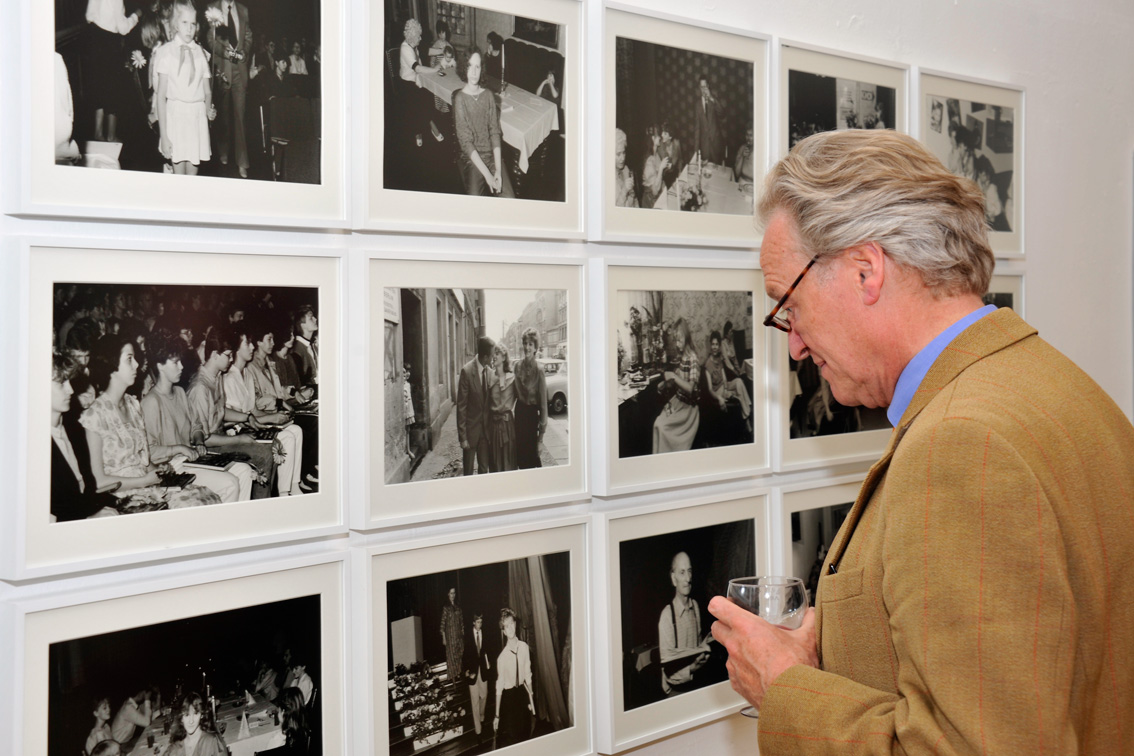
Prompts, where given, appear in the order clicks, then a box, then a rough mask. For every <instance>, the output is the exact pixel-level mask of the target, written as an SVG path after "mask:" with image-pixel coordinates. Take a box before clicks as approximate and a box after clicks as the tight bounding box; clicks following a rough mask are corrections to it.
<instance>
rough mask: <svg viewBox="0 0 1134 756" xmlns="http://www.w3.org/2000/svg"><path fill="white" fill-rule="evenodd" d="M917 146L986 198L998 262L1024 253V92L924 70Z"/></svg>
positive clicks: (921, 78)
mask: <svg viewBox="0 0 1134 756" xmlns="http://www.w3.org/2000/svg"><path fill="white" fill-rule="evenodd" d="M919 84H920V89H919V96H920V98H921V104H920V108H921V111H920V124H921V126H920V133H919V137H920V139H921V141H922V142H923V143H924V144H925V146H926V147H928V148H929V150H930V152H932V153H933V154H934V155H936V156H937V157H939V158H940V159H941V162H942V163H944V164H945V166H946V167H947V168H948V169H949V170H950V171H951V172H953V173H955V174H956V175H958V176H964V177H965V178H969V179H972V180H973V181H974V182H976V184H977V185H978V186H979V187H980V189H981V191H982V192H984V202H985V206H984V213H985V218H986V220H987V221H988V225H989V229H990V233H989V241H990V242H991V244H992V250H993V252H995V253H996V256H997V257H1018V256H1021V255H1023V253H1024V243H1023V242H1024V235H1023V217H1024V213H1023V188H1024V181H1023V173H1022V171H1023V168H1024V149H1023V147H1024V90H1023V89H1022V88H1020V87H1014V86H1011V85H1006V84H996V83H993V82H987V81H983V80H980V79H967V78H963V77H955V76H952V75H950V74H941V73H934V72H929V71H925V70H923V71H922V72H921V75H920V78H919Z"/></svg>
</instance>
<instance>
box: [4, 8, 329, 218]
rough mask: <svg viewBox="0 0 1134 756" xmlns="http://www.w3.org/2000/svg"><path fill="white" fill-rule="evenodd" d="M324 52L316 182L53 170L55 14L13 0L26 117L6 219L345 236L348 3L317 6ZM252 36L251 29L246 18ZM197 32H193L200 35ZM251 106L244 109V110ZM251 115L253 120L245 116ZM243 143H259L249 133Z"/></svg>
mask: <svg viewBox="0 0 1134 756" xmlns="http://www.w3.org/2000/svg"><path fill="white" fill-rule="evenodd" d="M319 3H320V14H321V15H320V26H321V37H320V39H319V40H318V41H317V44H319V45H320V46H321V50H322V51H323V56H322V60H321V63H320V71H321V76H322V81H321V92H320V94H321V110H322V122H321V125H320V129H321V134H320V139H321V147H320V170H321V176H320V183H319V184H302V183H282V182H276V181H267V180H264V181H255V182H254V183H249V182H248V181H247V180H242V179H239V178H219V177H210V176H174V175H167V174H164V173H147V172H139V171H115V170H93V169H85V168H80V167H75V166H66V165H55V162H54V147H55V145H54V134H55V127H54V109H55V83H54V80H55V73H54V72H55V70H56V69H55V63H54V60H53V57H54V55H55V39H56V34H55V13H54V8H55V6H54V5H52V4H50V3H40V2H33V0H18V5H19V6H20V9H21V10H22V11H23V12H22V13H18V14H16V16H15V18H16V19H18V20H19V22H20V24H21V26H20V33H19V34H18V35H14V38H15V37H17V36H18V48H19V51H18V62H19V66H14V67H13V68H12V69H11V70H7V71H6V72H5V73H6V74H7V79H6V83H9V84H10V85H11V90H12V91H14V94H15V98H14V100H15V102H17V103H18V106H17V107H18V109H19V111H20V112H21V113H23V114H24V116H23V118H22V120H20V121H19V124H18V127H16V128H15V129H14V131H15V132H16V133H14V134H12V136H13V139H12V141H11V142H10V143H9V144H7V145H6V147H7V149H8V153H7V154H8V157H9V158H10V167H11V168H12V170H11V171H10V172H9V175H8V176H7V177H6V179H7V181H6V183H7V188H8V202H7V204H6V206H5V208H4V211H5V212H6V213H9V214H11V215H18V216H24V217H78V218H92V219H99V220H129V221H142V222H173V223H196V224H217V223H225V224H229V225H242V226H282V227H292V228H347V227H349V224H350V218H349V212H350V208H349V202H348V192H349V188H348V172H347V165H346V155H347V137H348V134H349V124H348V123H347V116H346V113H347V99H348V93H349V91H350V89H349V87H348V75H349V73H348V71H349V69H348V68H347V65H346V63H347V55H346V52H347V47H346V45H344V44H343V41H344V40H345V39H346V38H347V30H348V29H349V28H350V27H349V23H350V5H351V4H350V3H349V2H348V1H347V0H319ZM251 26H252V28H253V29H255V26H256V21H255V19H254V18H253V19H251ZM204 33H205V31H204V30H202V31H201V35H202V37H203V35H204ZM252 107H253V105H252V104H251V99H250V100H249V101H248V105H247V108H248V109H251V108H252ZM249 115H251V114H249ZM248 138H249V140H250V141H251V140H252V139H253V138H258V134H255V133H250V134H249V137H248ZM234 160H235V158H234Z"/></svg>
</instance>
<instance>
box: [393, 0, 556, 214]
mask: <svg viewBox="0 0 1134 756" xmlns="http://www.w3.org/2000/svg"><path fill="white" fill-rule="evenodd" d="M385 21H386V23H385V39H384V41H383V42H384V50H385V61H384V68H385V103H384V109H385V121H384V122H385V133H384V136H383V141H384V147H383V149H384V152H383V154H384V158H383V166H384V177H383V186H384V187H385V188H386V189H395V190H405V191H414V192H433V193H444V194H468V195H476V196H486V197H504V198H515V199H526V200H537V201H545V202H563V201H564V200H565V198H566V191H567V184H566V172H565V171H566V165H565V161H566V158H565V156H566V150H565V141H564V133H565V127H566V121H565V119H564V109H565V108H568V107H571V106H572V104H571V103H567V102H565V101H564V97H563V93H564V89H563V87H564V73H565V68H566V67H565V63H564V61H565V54H566V49H567V46H566V40H565V35H564V33H563V31H564V30H563V29H562V28H561V26H560V25H559V24H555V23H552V22H550V21H546V20H539V19H530V18H522V17H519V16H512V15H509V14H507V13H500V12H497V11H492V10H487V9H483V8H479V7H476V6H473V5H466V4H461V3H455V2H447V1H446V0H422V1H421V2H409V0H386V2H385Z"/></svg>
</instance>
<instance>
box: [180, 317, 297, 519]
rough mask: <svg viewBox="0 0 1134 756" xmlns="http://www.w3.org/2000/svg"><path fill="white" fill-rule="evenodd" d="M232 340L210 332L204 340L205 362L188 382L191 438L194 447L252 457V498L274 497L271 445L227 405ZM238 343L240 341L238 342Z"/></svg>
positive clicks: (243, 414)
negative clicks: (226, 382)
mask: <svg viewBox="0 0 1134 756" xmlns="http://www.w3.org/2000/svg"><path fill="white" fill-rule="evenodd" d="M232 341H233V337H232V336H231V335H229V334H227V333H225V334H221V333H218V332H217V330H216V329H213V330H212V331H210V332H209V335H208V336H206V337H205V340H204V352H205V360H204V361H203V362H202V363H201V368H200V370H198V371H197V372H196V373H195V374H194V375H193V378H192V380H190V382H189V391H188V392H186V399H187V400H188V404H189V422H190V428H189V438H190V440H191V441H192V442H193V443H194V444H204V445H205V447H206V448H207V449H208V450H209V451H219V452H225V451H230V452H238V453H240V454H245V455H247V456H248V457H249V464H250V465H251V467H252V469H253V470H254V471H255V473H256V479H255V480H254V481H253V483H252V498H253V499H263V498H267V497H269V496H271V495H272V483H273V481H274V480H275V477H276V462H275V457H274V455H273V449H274V447H275V446H276V444H275V443H272V444H261V443H258V442H257V441H256V440H255V438H253V437H252V434H251V432H250V431H251V430H254V429H256V428H257V427H259V425H258V423H257V422H256V420H255V418H254V417H251V416H250V415H249V414H248V413H246V412H237V411H236V410H233V409H230V408H229V407H228V406H227V402H226V397H225V392H224V379H223V377H222V376H223V375H224V372H225V371H226V370H228V368H229V365H230V364H231V363H232V353H233V350H234V346H233V344H232V343H231V342H232ZM237 343H239V342H237ZM243 425H246V426H247V428H248V429H249V431H248V432H241V433H234V434H233V435H231V436H230V435H228V433H227V430H228V429H229V428H230V427H236V426H243Z"/></svg>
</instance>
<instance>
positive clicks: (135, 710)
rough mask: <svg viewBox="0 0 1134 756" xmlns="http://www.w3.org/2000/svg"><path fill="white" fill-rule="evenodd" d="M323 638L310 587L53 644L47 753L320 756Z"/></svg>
mask: <svg viewBox="0 0 1134 756" xmlns="http://www.w3.org/2000/svg"><path fill="white" fill-rule="evenodd" d="M320 634H321V629H320V597H319V596H318V595H313V596H305V597H301V598H293V599H288V600H284V601H276V602H273V603H268V604H261V605H258V606H250V607H246V608H242V609H233V610H230V611H224V612H218V613H215V614H204V615H200V616H196V617H191V618H188V619H181V620H176V621H172V622H162V623H159V624H154V625H147V626H143V627H134V628H130V629H128V630H120V631H117V632H110V633H105V634H101V635H92V636H88V637H83V638H76V639H74V640H67V641H62V642H58V643H52V644H51V645H50V647H49V654H48V658H49V683H48V699H47V708H48V720H47V722H48V739H47V743H48V750H47V752H48V754H49V756H75V755H76V754H80V753H82V754H87V756H96V755H106V754H126V753H131V752H132V753H135V754H143V753H144V754H151V753H153V754H157V753H161V754H167V755H168V756H192V755H193V754H198V755H199V754H225V753H231V754H233V756H237V755H247V756H251V755H252V754H255V753H267V752H268V751H270V750H271V749H273V748H281V749H283V750H281V751H280V753H283V752H285V751H286V752H287V753H303V754H313V755H317V754H322V753H323V735H322V721H323V718H322V714H321V712H322V708H321V699H320V698H319V696H318V691H319V686H320V684H321V682H320V681H321V670H320V658H321V649H322V645H321V635H320ZM126 660H128V663H124V662H125V661H126ZM289 749H290V750H289Z"/></svg>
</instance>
